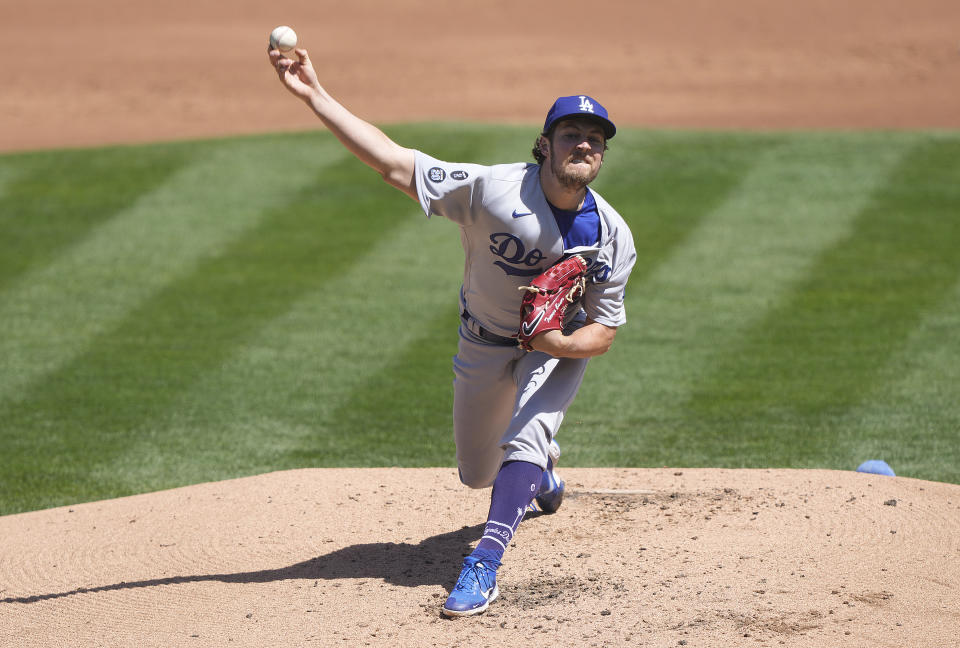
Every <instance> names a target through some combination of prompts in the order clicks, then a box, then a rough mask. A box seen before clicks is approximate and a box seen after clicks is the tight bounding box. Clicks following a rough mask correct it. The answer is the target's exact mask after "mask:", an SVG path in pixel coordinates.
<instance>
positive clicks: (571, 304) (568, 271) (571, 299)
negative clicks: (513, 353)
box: [517, 254, 587, 351]
mask: <svg viewBox="0 0 960 648" xmlns="http://www.w3.org/2000/svg"><path fill="white" fill-rule="evenodd" d="M586 271H587V262H586V261H584V259H583V257H582V256H580V255H579V254H578V255H575V256H572V257H570V258H567V259H564V260H563V261H560V262H559V263H557V264H555V265H553V266H551V267H549V268H547V269H546V271H544V272H543V274H541V275H540V276H538V277H537V278H536V279H534V280H533V284H532V285H530V286H520V290H525V291H527V292H526V294H525V295H524V296H523V302H522V304H521V306H520V330H519V332H517V341H518V342H519V343H520V346H521V347H523V348H524V349H526V350H527V351H532V350H533V348H532V347H531V346H530V340H532V339H533V338H535V337H536V336H537V335H539V334H541V333H543V332H544V331H554V330H562V329H563V327H564V325H565V324H566V323H567V322H566V321H565V320H566V319H567V314H568V313H571V312H575V311H576V306H577V302H579V300H580V298H581V297H582V296H583V291H584V290H585V289H586V284H587V281H586V277H585V276H584V273H585V272H586Z"/></svg>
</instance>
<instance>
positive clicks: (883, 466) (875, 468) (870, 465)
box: [857, 459, 896, 477]
mask: <svg viewBox="0 0 960 648" xmlns="http://www.w3.org/2000/svg"><path fill="white" fill-rule="evenodd" d="M857 472H861V473H873V474H874V475H887V476H888V477H896V474H895V473H894V472H893V468H891V467H890V466H888V465H887V462H886V461H882V460H880V459H871V460H870V461H864V462H863V463H862V464H860V466H859V467H858V468H857Z"/></svg>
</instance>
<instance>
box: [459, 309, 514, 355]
mask: <svg viewBox="0 0 960 648" xmlns="http://www.w3.org/2000/svg"><path fill="white" fill-rule="evenodd" d="M460 319H461V320H463V323H464V324H466V325H467V328H468V329H470V332H471V333H474V334H475V335H477V336H479V337H480V338H481V339H483V340H486V341H487V342H490V343H491V344H497V345H499V346H510V347H515V346H517V344H518V342H517V338H510V337H504V336H502V335H497V334H496V333H494V332H493V331H488V330H487V329H485V328H483V327H482V326H480V322H478V321H477V320H476V319H475V318H474V317H473V316H472V315H470V313H468V312H467V311H466V310H464V311H463V312H462V313H460ZM470 320H473V322H474V325H473V327H471V326H470Z"/></svg>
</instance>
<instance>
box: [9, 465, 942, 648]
mask: <svg viewBox="0 0 960 648" xmlns="http://www.w3.org/2000/svg"><path fill="white" fill-rule="evenodd" d="M562 476H563V477H564V478H565V479H566V480H567V484H568V488H569V491H568V492H569V494H568V497H567V499H566V501H565V502H564V504H563V507H562V508H561V509H560V511H559V512H558V513H557V514H555V515H534V516H531V517H529V518H528V519H527V520H526V521H524V523H523V524H522V525H521V526H520V530H519V532H518V534H517V537H516V540H515V542H514V546H512V547H511V548H510V550H509V552H508V554H507V556H506V562H505V563H504V565H503V567H502V568H501V570H500V577H499V581H500V589H501V596H500V599H499V600H498V601H496V602H495V603H494V604H493V605H491V607H490V610H489V611H488V612H487V613H486V614H485V615H482V616H479V617H473V618H469V619H460V620H447V619H445V618H443V617H441V615H440V605H441V604H442V602H443V600H444V599H445V597H446V595H447V591H448V589H449V587H450V586H451V585H452V583H453V581H454V579H455V578H456V576H457V573H458V572H459V565H460V560H461V557H462V556H463V555H464V554H465V553H467V552H468V551H469V549H470V547H471V545H472V544H473V543H475V542H476V540H477V539H478V538H479V535H480V532H481V529H482V522H483V520H484V519H485V517H486V509H487V505H488V493H489V492H488V491H470V490H468V489H466V488H465V487H462V486H460V485H459V483H458V482H457V479H456V475H455V471H453V470H449V469H334V470H294V471H287V472H279V473H272V474H267V475H261V476H258V477H250V478H245V479H236V480H231V481H226V482H218V483H211V484H202V485H199V486H192V487H188V488H180V489H176V490H171V491H165V492H160V493H151V494H147V495H138V496H135V497H128V498H123V499H118V500H112V501H105V502H95V503H90V504H82V505H77V506H72V507H64V508H58V509H51V510H46V511H38V512H33V513H25V514H21V515H12V516H7V517H2V518H0V538H2V539H3V543H2V548H0V644H2V645H4V646H24V647H26V646H44V647H48V646H111V647H118V646H136V647H138V648H139V647H144V646H164V647H171V646H196V647H199V646H238V647H239V646H257V647H258V648H259V647H263V646H303V645H319V646H339V645H342V646H365V645H369V646H418V647H419V646H457V645H462V646H480V645H483V646H628V645H629V646H657V647H667V646H691V647H694V646H696V647H710V646H717V647H719V646H723V647H724V648H728V647H729V646H753V645H757V646H804V647H808V646H823V645H832V646H840V645H842V646H881V645H882V646H947V645H956V640H957V636H960V612H958V610H960V592H958V585H957V584H958V583H960V486H957V485H951V484H942V483H936V482H926V481H919V480H913V479H904V478H899V477H897V478H894V477H879V476H876V475H865V474H858V473H854V472H838V471H798V470H702V469H697V470H689V469H659V470H639V469H630V470H626V469H572V468H567V469H565V470H563V472H562ZM465 525H466V526H465ZM478 641H480V643H477V642H478Z"/></svg>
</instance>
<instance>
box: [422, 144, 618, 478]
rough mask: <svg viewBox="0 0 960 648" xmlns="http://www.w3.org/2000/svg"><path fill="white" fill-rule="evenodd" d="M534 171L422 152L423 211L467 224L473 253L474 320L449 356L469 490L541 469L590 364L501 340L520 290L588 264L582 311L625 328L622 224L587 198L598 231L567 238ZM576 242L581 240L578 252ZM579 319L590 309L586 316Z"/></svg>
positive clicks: (516, 315)
mask: <svg viewBox="0 0 960 648" xmlns="http://www.w3.org/2000/svg"><path fill="white" fill-rule="evenodd" d="M539 169H540V167H539V166H537V165H536V164H524V163H516V164H502V165H494V166H482V165H477V164H461V163H449V162H443V161H440V160H437V159H434V158H432V157H430V156H428V155H425V154H423V153H421V152H417V154H416V174H415V175H416V183H417V194H418V197H419V200H420V204H421V206H422V207H423V210H424V212H425V213H426V214H427V215H428V216H429V215H431V214H437V215H440V216H443V217H445V218H448V219H450V220H452V221H454V222H455V223H457V224H458V225H459V226H460V236H461V240H462V244H463V249H464V253H465V255H466V263H465V267H464V276H463V287H462V289H461V293H460V300H461V310H462V311H466V312H468V313H469V316H470V317H469V319H465V320H464V324H465V326H462V327H461V330H460V344H459V348H458V352H457V356H456V357H455V358H454V374H455V380H454V436H455V439H456V442H457V459H458V464H459V467H460V476H461V479H462V480H463V481H464V483H466V484H468V485H470V486H473V487H483V486H488V485H490V484H491V483H493V479H494V478H495V477H496V473H497V470H499V467H500V464H501V463H502V461H505V460H520V461H529V462H531V463H535V464H538V465H540V466H541V467H546V460H547V449H548V447H549V443H550V440H551V439H552V438H553V436H554V434H555V433H556V431H557V429H558V427H559V425H560V423H561V421H562V420H563V416H564V413H565V412H566V409H567V408H568V407H569V405H570V403H572V402H573V398H574V396H575V395H576V392H577V390H578V389H579V387H580V383H581V381H582V379H583V374H584V370H585V369H586V363H587V361H586V360H583V359H571V358H562V359H558V358H551V357H550V356H548V355H547V354H544V353H539V352H532V353H527V352H525V351H523V350H521V349H518V348H516V347H515V346H509V342H508V341H507V342H506V343H501V344H497V343H491V342H490V339H489V337H487V339H484V338H482V337H481V336H480V335H478V331H477V327H482V329H484V331H483V332H485V333H492V334H494V337H496V336H501V337H503V338H509V337H511V336H515V335H516V333H517V329H518V328H519V326H520V304H521V298H522V294H521V292H520V291H519V290H518V289H519V287H520V286H525V285H529V284H530V281H531V280H532V279H533V278H534V277H536V276H537V275H539V274H540V273H541V272H543V271H544V270H546V269H547V268H548V267H550V266H551V265H553V264H554V263H556V262H557V261H559V260H560V259H561V258H563V257H564V255H568V254H574V253H576V254H580V255H581V256H583V257H584V259H586V261H587V264H588V269H587V277H588V280H587V289H586V292H585V294H584V297H583V301H582V306H583V310H584V312H585V316H586V317H589V318H590V319H592V320H594V321H596V322H599V323H601V324H605V325H607V326H611V327H618V326H620V325H622V324H624V323H625V322H626V314H625V312H624V304H623V298H624V288H625V286H626V283H627V278H628V277H629V275H630V271H631V270H632V268H633V264H634V261H635V260H636V252H635V250H634V245H633V238H632V236H631V233H630V230H629V228H628V227H627V225H626V223H625V222H624V220H623V219H622V218H621V217H620V215H619V214H617V212H616V211H615V210H614V209H613V208H612V207H610V205H609V204H607V202H606V201H605V200H603V198H601V197H600V196H599V195H598V194H596V193H595V192H592V191H588V200H589V201H590V205H591V207H594V206H595V209H593V210H592V212H591V214H592V215H593V216H594V217H595V218H596V219H597V221H598V222H597V223H596V225H597V226H596V228H594V229H591V228H588V233H587V234H583V233H581V234H580V235H579V237H571V236H568V235H567V234H566V233H565V232H564V231H562V228H561V227H560V225H558V218H559V217H557V216H555V215H554V210H553V209H552V208H551V206H550V204H549V203H548V202H547V199H546V197H545V196H544V194H543V190H542V188H541V186H540V177H539ZM574 244H575V245H574ZM579 320H580V322H581V323H582V321H583V314H581V316H580V318H579Z"/></svg>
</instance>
